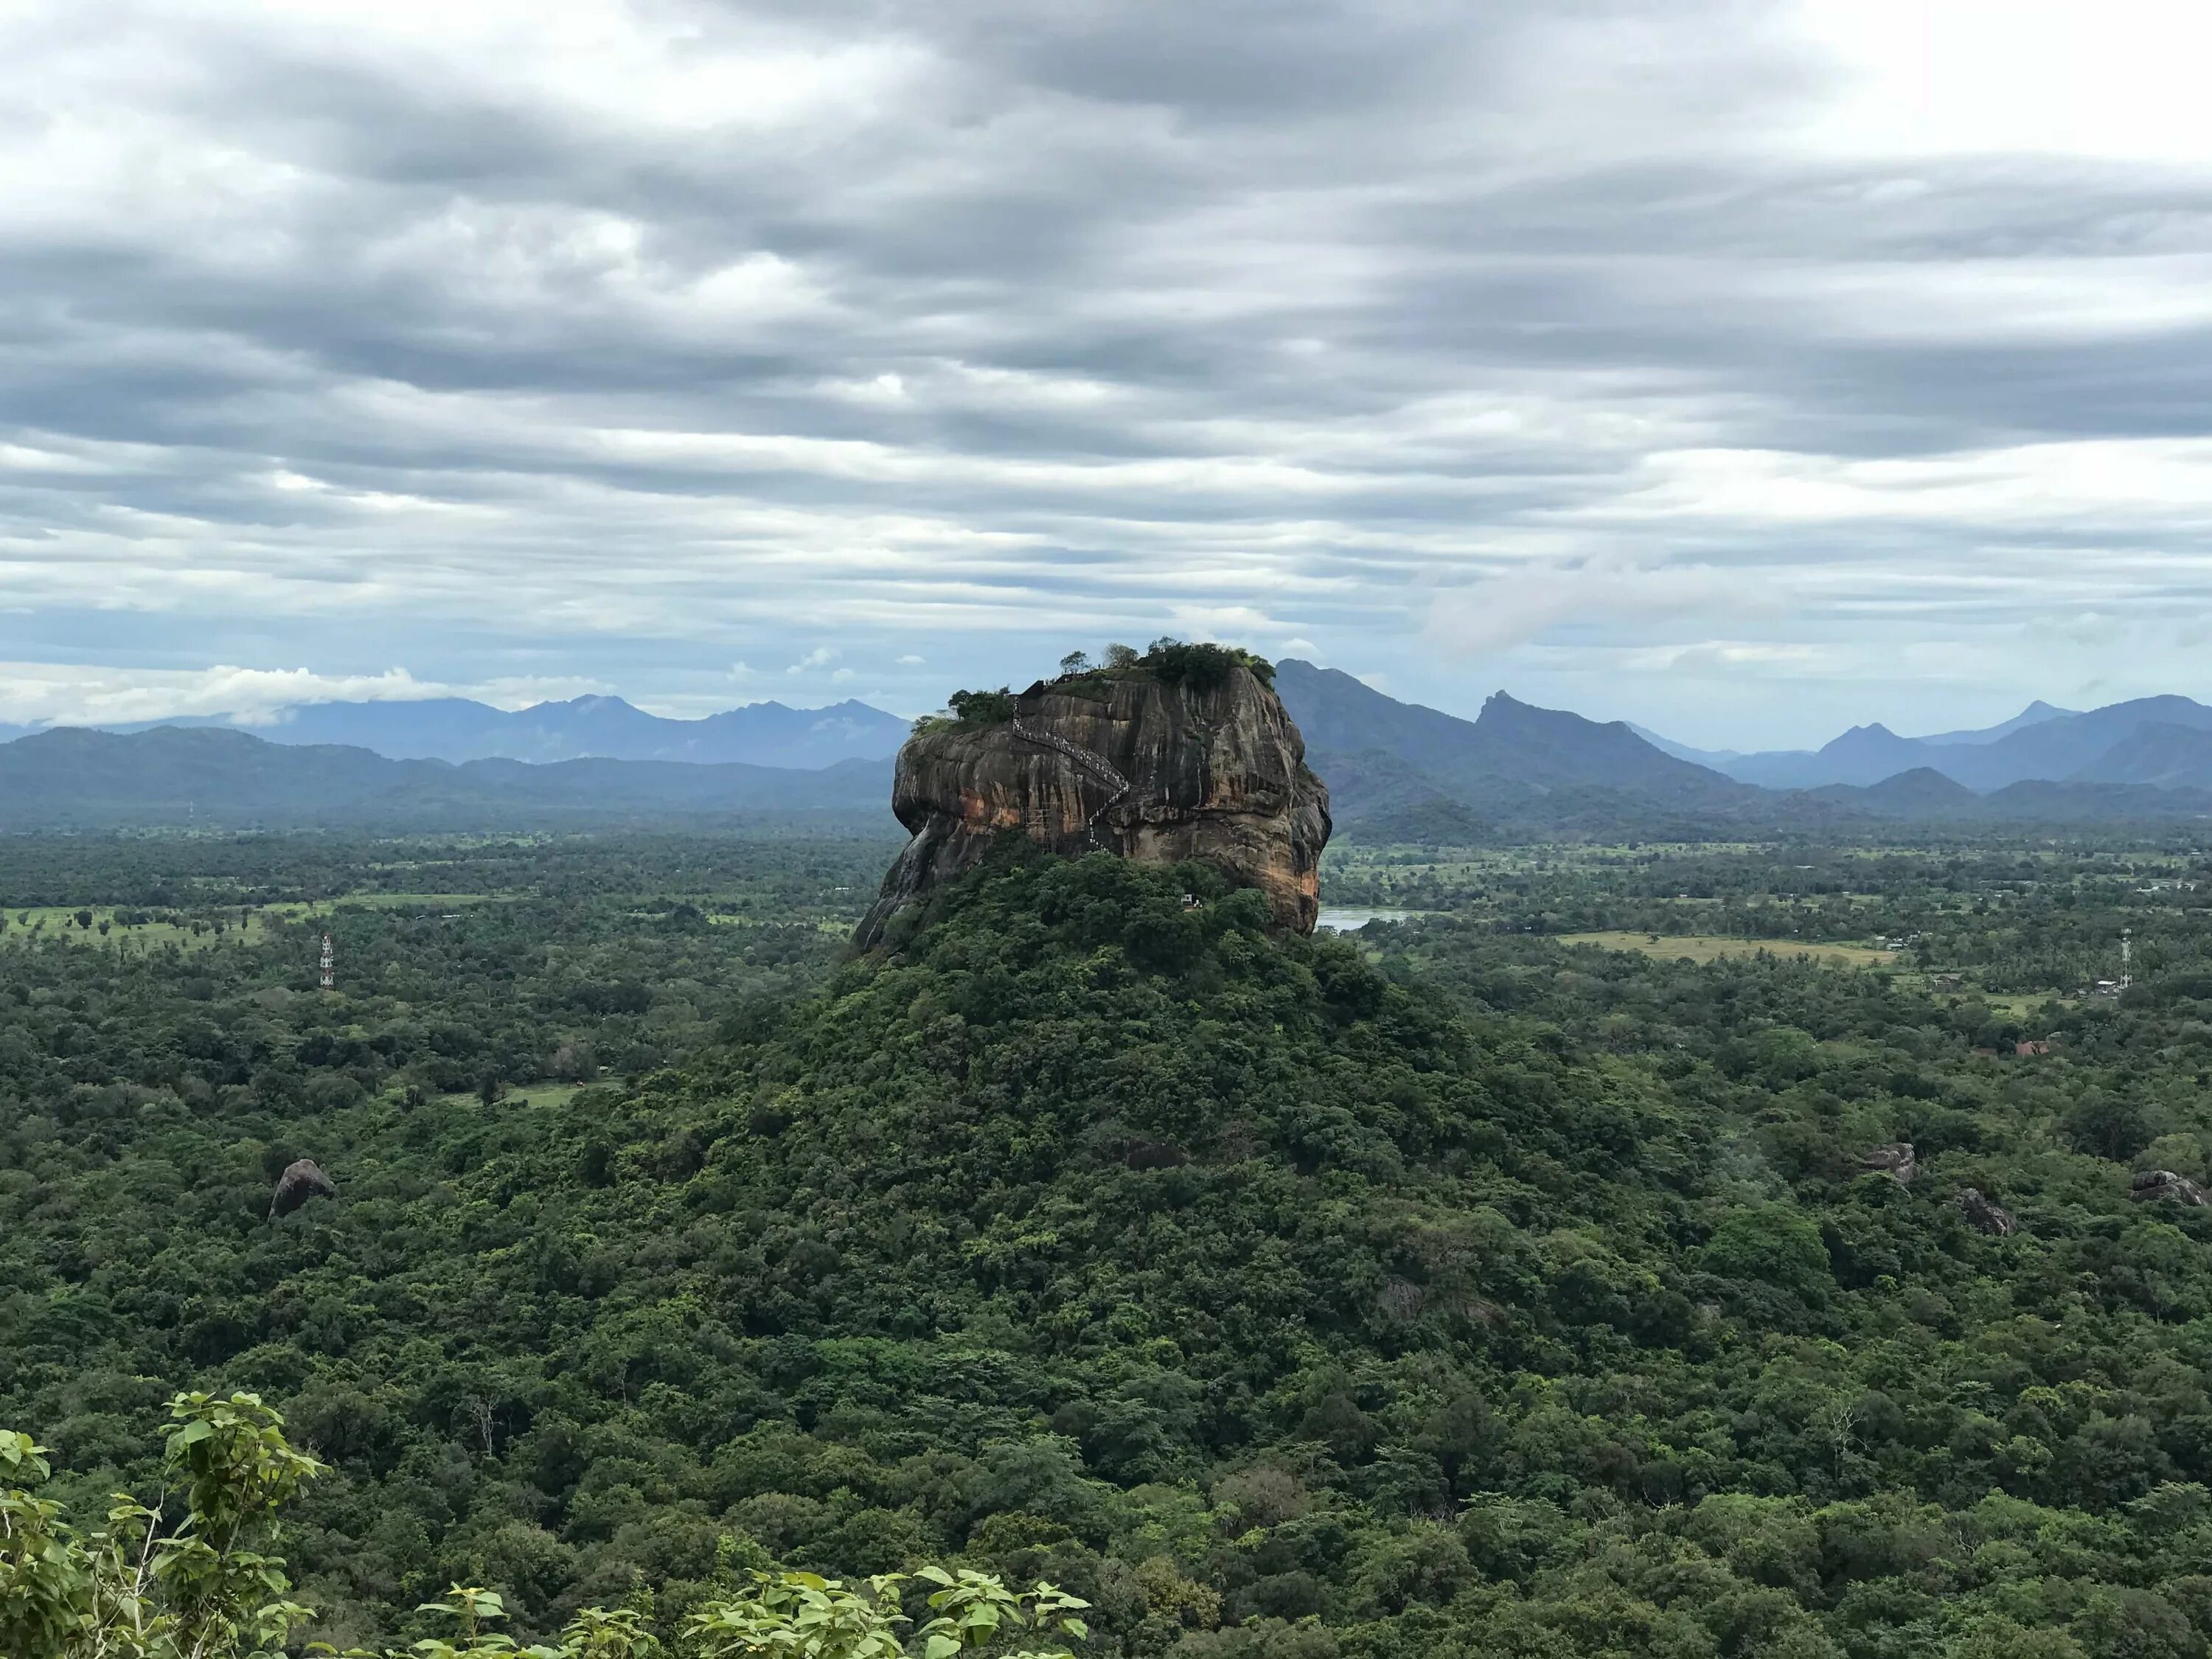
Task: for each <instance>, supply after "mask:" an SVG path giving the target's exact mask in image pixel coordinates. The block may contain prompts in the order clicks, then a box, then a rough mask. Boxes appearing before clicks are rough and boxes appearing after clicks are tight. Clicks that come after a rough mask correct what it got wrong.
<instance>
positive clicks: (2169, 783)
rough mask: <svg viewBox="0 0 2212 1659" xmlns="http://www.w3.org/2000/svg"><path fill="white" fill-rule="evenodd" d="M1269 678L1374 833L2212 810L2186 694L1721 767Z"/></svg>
mask: <svg viewBox="0 0 2212 1659" xmlns="http://www.w3.org/2000/svg"><path fill="white" fill-rule="evenodd" d="M1275 683H1276V686H1277V689H1278V690H1279V691H1280V692H1281V693H1282V696H1283V702H1284V705H1285V707H1286V708H1288V709H1289V710H1290V713H1291V718H1292V719H1294V720H1297V723H1298V728H1299V730H1300V731H1301V732H1304V734H1305V738H1306V747H1307V755H1308V759H1309V760H1310V763H1312V765H1313V766H1314V769H1316V771H1318V772H1319V773H1320V774H1321V775H1322V777H1323V778H1325V779H1326V780H1328V784H1329V786H1330V790H1331V801H1332V809H1331V810H1332V811H1334V813H1335V814H1336V816H1337V817H1338V820H1339V822H1340V823H1344V824H1346V825H1347V826H1356V827H1357V829H1358V833H1359V834H1360V835H1362V836H1365V837H1367V838H1369V839H1375V838H1377V837H1388V838H1390V839H1402V840H1407V841H1416V840H1420V841H1443V840H1449V839H1451V838H1452V835H1451V834H1450V833H1447V832H1450V831H1456V832H1457V833H1458V834H1460V835H1462V836H1467V835H1470V834H1474V833H1476V832H1483V831H1495V830H1500V829H1504V830H1514V829H1567V830H1577V831H1583V832H1588V833H1622V834H1627V833H1635V834H1640V835H1645V836H1652V835H1659V834H1664V833H1668V832H1669V829H1670V826H1672V827H1673V828H1674V829H1680V830H1682V831H1683V832H1684V833H1692V832H1694V827H1695V826H1699V825H1702V826H1705V827H1706V828H1710V827H1711V825H1712V824H1714V823H1735V824H1738V825H1741V827H1743V828H1744V829H1746V830H1747V832H1748V831H1750V830H1752V829H1760V828H1764V829H1815V828H1818V827H1820V826H1821V825H1824V824H1832V823H1841V822H1847V821H1850V820H1854V819H1857V820H1874V819H1890V820H1923V821H1932V820H1961V821H1986V822H2006V823H2083V822H2094V821H2097V820H2100V819H2106V818H2111V819H2140V818H2177V819H2178V818H2196V817H2203V816H2204V815H2206V814H2207V813H2208V812H2212V708H2205V707H2203V705H2202V704H2199V703H2196V702H2191V701H2190V700H2189V699H2188V698H2186V697H2148V698H2142V699H2140V700H2138V701H2137V702H2130V703H2116V704H2113V705H2112V707H2110V708H2100V709H2095V710H2092V711H2090V712H2088V713H2087V714H2077V713H2075V712H2072V711H2070V710H2067V709H2062V708H2052V707H2051V706H2050V705H2049V704H2047V703H2036V704H2033V705H2031V706H2030V707H2029V708H2027V709H2025V710H2023V711H2022V712H2021V714H2018V715H2016V716H2015V718H2013V719H2012V720H2007V721H2005V722H2004V723H2003V724H2002V726H1992V727H1990V728H1988V729H1987V730H1984V731H1978V732H1945V733H1943V734H1942V735H1941V736H1939V737H1933V738H1900V737H1898V736H1896V735H1895V734H1894V733H1893V732H1889V731H1887V729H1885V728H1883V727H1881V726H1859V727H1857V728H1854V729H1853V730H1852V731H1850V732H1845V733H1844V735H1843V736H1842V737H1840V738H1837V739H1836V741H1835V742H1833V743H1832V744H1828V745H1827V746H1826V748H1825V749H1822V750H1818V751H1810V752H1806V753H1793V754H1788V755H1728V754H1715V753H1712V752H1711V751H1700V750H1692V749H1689V748H1687V747H1686V746H1684V745H1680V744H1668V743H1666V742H1664V740H1662V739H1656V738H1654V737H1653V736H1652V734H1650V733H1647V732H1641V731H1639V730H1638V728H1636V727H1633V726H1630V725H1628V724H1627V723H1626V722H1625V721H1620V720H1615V721H1613V722H1610V723H1601V722H1599V721H1595V720H1585V719H1583V717H1582V716H1580V715H1578V714H1567V713H1564V712H1561V711H1559V710H1554V709H1545V708H1532V707H1531V706H1530V705H1528V704H1527V703H1524V702H1518V701H1516V699H1514V698H1512V697H1510V696H1506V695H1505V694H1504V692H1502V691H1501V692H1498V694H1496V695H1495V696H1492V697H1491V698H1490V699H1489V700H1488V701H1486V702H1485V703H1484V704H1483V706H1482V711H1481V713H1480V714H1479V715H1478V716H1477V717H1476V718H1475V719H1474V720H1461V719H1458V718H1457V717H1455V716H1454V715H1450V714H1442V713H1440V712H1438V711H1437V710H1436V709H1433V708H1420V707H1418V706H1416V705H1413V704H1408V703H1402V702H1397V701H1396V700H1395V699H1394V698H1390V697H1387V696H1383V694H1382V693H1381V692H1379V691H1376V690H1374V689H1373V688H1372V687H1370V686H1368V685H1365V684H1362V683H1361V682H1360V681H1358V680H1356V679H1354V678H1352V676H1351V675H1349V674H1345V673H1340V672H1338V671H1335V670H1334V669H1326V668H1318V667H1316V666H1315V665H1313V664H1311V663H1308V662H1300V661H1297V660H1289V661H1285V662H1282V663H1279V664H1278V665H1276V681H1275ZM1701 754H1702V755H1703V757H1704V758H1703V759H1700V755H1701Z"/></svg>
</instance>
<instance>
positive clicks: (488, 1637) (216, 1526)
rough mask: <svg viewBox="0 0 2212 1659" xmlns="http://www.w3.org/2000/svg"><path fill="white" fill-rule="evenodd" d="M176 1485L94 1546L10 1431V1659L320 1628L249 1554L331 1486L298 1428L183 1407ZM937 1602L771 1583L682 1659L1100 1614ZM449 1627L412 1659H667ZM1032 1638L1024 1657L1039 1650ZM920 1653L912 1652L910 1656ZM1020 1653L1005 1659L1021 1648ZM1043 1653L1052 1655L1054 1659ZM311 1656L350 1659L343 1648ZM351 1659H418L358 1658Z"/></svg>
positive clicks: (571, 1637)
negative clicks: (311, 1486) (295, 1433)
mask: <svg viewBox="0 0 2212 1659" xmlns="http://www.w3.org/2000/svg"><path fill="white" fill-rule="evenodd" d="M169 1413H170V1415H171V1416H172V1417H173V1418H174V1419H176V1423H175V1426H174V1427H173V1428H172V1429H171V1430H170V1431H169V1436H168V1443H167V1449H166V1452H165V1455H164V1460H163V1462H164V1467H165V1468H166V1470H167V1474H168V1476H169V1483H168V1484H169V1487H170V1490H168V1491H166V1492H164V1494H163V1500H162V1502H163V1504H167V1503H168V1502H169V1500H170V1499H171V1498H174V1497H178V1496H181V1498H182V1501H183V1504H184V1505H185V1516H184V1519H183V1520H182V1521H181V1522H179V1523H178V1524H177V1525H176V1526H175V1527H174V1528H171V1529H169V1530H167V1531H166V1532H165V1531H164V1530H163V1529H162V1507H161V1505H156V1506H155V1507H151V1508H149V1507H148V1506H147V1505H145V1504H141V1503H139V1502H138V1501H137V1499H135V1498H131V1496H129V1495H128V1494H127V1493H118V1495H117V1496H116V1498H115V1500H114V1504H113V1506H112V1508H111V1509H110V1510H109V1511H108V1515H107V1523H106V1526H105V1527H104V1528H100V1529H98V1530H95V1531H94V1532H92V1533H90V1534H86V1535H84V1536H82V1537H80V1536H79V1535H78V1534H77V1533H76V1530H75V1529H74V1528H71V1527H70V1525H69V1524H68V1523H67V1522H65V1521H64V1520H63V1519H62V1516H61V1505H60V1504H57V1503H55V1502H53V1501H52V1499H50V1498H39V1497H36V1496H34V1495H33V1493H32V1492H31V1491H30V1490H29V1488H30V1487H32V1486H37V1485H40V1484H41V1483H43V1482H44V1481H45V1480H47V1479H48V1478H49V1477H50V1476H51V1475H52V1467H51V1466H50V1465H49V1464H48V1462H46V1448H44V1447H42V1446H40V1445H38V1444H36V1443H33V1440H32V1439H31V1437H30V1436H28V1435H27V1434H19V1433H17V1432H15V1431H13V1430H4V1429H0V1480H7V1481H9V1482H16V1483H21V1484H20V1485H11V1486H0V1656H4V1659H278V1656H279V1655H281V1654H282V1652H283V1650H284V1647H285V1644H286V1641H287V1638H289V1636H290V1634H291V1632H292V1630H293V1628H294V1626H297V1625H300V1624H301V1623H303V1622H305V1621H306V1620H308V1619H309V1618H311V1617H312V1616H313V1615H312V1614H311V1613H309V1612H308V1610H307V1608H306V1607H301V1605H300V1604H299V1603H297V1602H295V1601H289V1600H287V1599H286V1592H287V1591H288V1590H289V1589H290V1588H291V1586H290V1583H289V1581H288V1580H287V1579H286V1577H284V1571H283V1567H284V1564H283V1561H282V1560H281V1559H278V1558H276V1557H275V1556H271V1555H264V1554H262V1553H259V1552H258V1550H257V1549H255V1548H252V1547H249V1546H250V1545H251V1544H253V1543H255V1542H257V1541H258V1540H260V1539H261V1538H263V1537H264V1536H265V1537H268V1538H273V1537H274V1536H275V1535H276V1520H275V1512H276V1509H277V1507H278V1506H279V1505H280V1504H283V1503H284V1502H285V1501H286V1500H287V1499H289V1498H291V1497H293V1496H294V1495H295V1493H297V1492H298V1491H299V1489H300V1487H301V1485H302V1484H303V1483H304V1482H306V1481H307V1480H311V1479H312V1478H313V1477H314V1476H315V1475H316V1474H319V1473H320V1472H321V1470H322V1465H321V1464H319V1463H318V1462H316V1461H315V1460H314V1459H313V1458H312V1457H310V1456H308V1455H307V1454H306V1453H304V1452H301V1451H298V1450H295V1449H294V1448H293V1447H292V1445H291V1444H290V1443H289V1442H288V1441H287V1440H286V1439H285V1437H284V1425H283V1419H282V1418H281V1417H279V1416H278V1415H277V1414H276V1413H275V1412H274V1411H272V1410H270V1408H269V1407H266V1406H264V1405H263V1404H262V1403H261V1401H260V1399H259V1398H258V1396H257V1395H250V1394H235V1395H231V1396H230V1397H229V1398H228V1399H227V1400H225V1399H217V1398H216V1397H215V1396H213V1395H205V1394H180V1395H178V1396H177V1397H176V1398H175V1400H173V1401H171V1403H170V1407H169ZM911 1577H912V1578H913V1579H915V1580H919V1581H920V1582H921V1583H927V1584H931V1585H934V1586H935V1587H936V1588H935V1589H933V1590H932V1591H931V1593H930V1594H929V1595H928V1597H927V1605H928V1607H929V1611H930V1613H932V1614H933V1617H932V1618H930V1619H929V1620H927V1621H926V1622H925V1623H923V1624H921V1626H918V1627H915V1629H914V1630H913V1631H912V1632H911V1635H910V1636H902V1634H901V1627H902V1626H910V1625H912V1624H913V1623H914V1621H913V1620H910V1619H908V1617H907V1615H906V1614H905V1613H903V1612H902V1611H901V1610H900V1605H899V1594H898V1592H899V1586H901V1585H902V1584H904V1583H908V1580H909V1575H907V1574H903V1573H889V1574H885V1575H884V1576H882V1577H875V1578H871V1579H869V1580H868V1581H867V1584H866V1589H861V1590H855V1589H848V1588H847V1587H846V1585H845V1584H844V1583H842V1582H840V1581H839V1580H837V1579H834V1578H822V1577H817V1576H816V1575H815V1574H813V1573H811V1572H756V1573H754V1574H753V1580H754V1585H753V1589H751V1590H750V1592H748V1593H747V1594H745V1595H741V1596H739V1597H737V1598H736V1599H734V1600H731V1601H711V1602H709V1603H708V1604H707V1605H706V1606H704V1607H701V1608H700V1609H699V1610H698V1611H696V1612H695V1613H692V1614H691V1616H690V1619H689V1620H688V1621H687V1622H686V1624H685V1626H684V1629H683V1631H682V1632H680V1633H679V1634H678V1637H677V1638H676V1646H677V1650H678V1653H679V1654H681V1655H682V1656H684V1659H956V1656H958V1655H961V1654H963V1653H970V1652H975V1651H977V1650H982V1649H986V1648H988V1649H992V1650H994V1654H996V1656H997V1659H1072V1656H1071V1655H1069V1654H1068V1653H1067V1652H1066V1650H1065V1649H1064V1648H1061V1647H1057V1646H1054V1645H1051V1644H1050V1643H1049V1639H1048V1638H1051V1637H1054V1636H1065V1637H1067V1638H1073V1639H1075V1640H1078V1641H1080V1640H1082V1639H1083V1638H1085V1637H1087V1636H1088V1635H1089V1634H1090V1630H1089V1627H1088V1626H1085V1623H1084V1621H1083V1620H1082V1619H1080V1618H1079V1617H1078V1616H1077V1615H1078V1614H1079V1613H1082V1612H1083V1611H1085V1609H1087V1608H1088V1607H1089V1606H1090V1603H1088V1602H1087V1601H1082V1600H1081V1599H1079V1598H1078V1597H1076V1596H1073V1595H1068V1594H1066V1592H1065V1591H1063V1590H1060V1589H1057V1588H1056V1587H1054V1585H1051V1584H1046V1583H1040V1584H1038V1585H1037V1586H1036V1588H1035V1589H1030V1590H1027V1591H1020V1592H1018V1591H1014V1590H1010V1589H1007V1588H1006V1585H1005V1584H1004V1583H1001V1582H1000V1580H999V1579H997V1578H995V1577H992V1576H991V1575H989V1574H987V1573H981V1572H973V1571H968V1570H966V1569H964V1568H963V1569H961V1570H959V1571H951V1572H948V1571H945V1569H944V1568H942V1567H924V1568H923V1569H922V1570H921V1571H920V1572H918V1573H915V1574H913V1575H911ZM416 1611H417V1612H419V1613H431V1614H435V1615H436V1616H437V1617H438V1618H440V1619H441V1620H443V1621H444V1622H445V1623H446V1624H447V1626H449V1627H450V1630H451V1635H450V1636H448V1637H429V1638H425V1639H423V1640H422V1641H419V1642H417V1643H416V1644H414V1646H413V1648H412V1649H411V1650H410V1652H411V1654H412V1655H413V1656H414V1659H660V1656H662V1655H664V1654H665V1652H666V1651H667V1650H666V1649H665V1647H664V1645H663V1644H662V1643H661V1641H660V1640H659V1638H658V1637H656V1636H655V1635H654V1634H653V1632H652V1631H651V1630H650V1629H649V1628H648V1627H647V1626H648V1620H647V1615H646V1614H645V1613H642V1612H641V1611H640V1610H639V1609H637V1608H635V1607H619V1608H615V1609H612V1610H609V1609H606V1608H601V1607H587V1608H586V1609H584V1610H583V1611H581V1612H580V1613H577V1614H576V1616H575V1617H574V1619H573V1620H570V1621H569V1623H568V1626H566V1627H565V1628H564V1629H563V1630H562V1632H561V1633H560V1635H559V1637H558V1638H556V1639H555V1641H554V1642H552V1643H551V1644H537V1645H533V1646H530V1647H524V1646H522V1645H521V1644H519V1643H518V1642H516V1640H515V1639H514V1638H513V1637H511V1636H508V1635H507V1634H506V1633H505V1632H502V1631H499V1630H497V1629H495V1628H494V1626H498V1625H501V1624H503V1623H505V1622H506V1620H507V1606H506V1603H505V1602H504V1601H502V1600H501V1597H500V1595H499V1593H498V1592H497V1591H495V1590H491V1589H483V1588H482V1587H480V1586H476V1585H464V1584H455V1585H454V1586H453V1588H452V1589H449V1590H447V1593H446V1595H445V1598H444V1599H443V1600H442V1601H428V1602H425V1603H423V1604H422V1607H418V1608H417V1609H416ZM1025 1638H1027V1639H1025ZM910 1643H911V1644H914V1645H909V1644H910ZM1008 1644H1012V1650H1006V1648H1007V1646H1008ZM1040 1644H1042V1645H1040ZM307 1651H308V1652H309V1653H312V1654H321V1655H325V1656H335V1655H336V1654H337V1650H335V1649H334V1648H332V1647H331V1645H330V1644H327V1643H323V1642H315V1643H311V1644H308V1647H307ZM343 1659H408V1656H407V1655H405V1654H401V1653H398V1652H394V1651H392V1650H386V1652H385V1653H384V1654H382V1655H378V1654H376V1653H374V1652H373V1651H371V1650H368V1649H365V1648H352V1649H349V1650H347V1651H346V1653H345V1654H344V1655H343Z"/></svg>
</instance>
